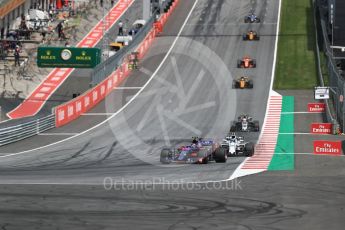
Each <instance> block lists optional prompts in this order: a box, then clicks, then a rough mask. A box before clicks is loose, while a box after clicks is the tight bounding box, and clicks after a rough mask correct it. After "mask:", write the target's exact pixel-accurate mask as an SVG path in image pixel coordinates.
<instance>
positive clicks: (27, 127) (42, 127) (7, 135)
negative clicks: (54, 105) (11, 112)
mask: <svg viewBox="0 0 345 230" xmlns="http://www.w3.org/2000/svg"><path fill="white" fill-rule="evenodd" d="M54 127H55V114H50V115H48V116H46V117H42V118H39V119H37V120H34V121H29V122H26V123H23V124H20V125H15V126H11V127H7V128H2V129H0V146H2V145H6V144H9V143H13V142H16V141H19V140H22V139H25V138H28V137H31V136H34V135H37V134H39V133H42V132H45V131H47V130H49V129H52V128H54Z"/></svg>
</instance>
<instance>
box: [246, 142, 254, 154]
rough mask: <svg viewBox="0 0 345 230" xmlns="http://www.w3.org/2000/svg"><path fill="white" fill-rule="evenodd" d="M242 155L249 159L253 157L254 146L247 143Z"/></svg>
mask: <svg viewBox="0 0 345 230" xmlns="http://www.w3.org/2000/svg"><path fill="white" fill-rule="evenodd" d="M244 154H245V155H246V156H247V157H251V156H253V155H254V144H253V143H247V144H246V146H245V147H244Z"/></svg>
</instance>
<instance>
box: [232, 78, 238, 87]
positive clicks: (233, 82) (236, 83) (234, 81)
mask: <svg viewBox="0 0 345 230" xmlns="http://www.w3.org/2000/svg"><path fill="white" fill-rule="evenodd" d="M232 88H233V89H237V88H238V82H237V81H236V80H233V81H232Z"/></svg>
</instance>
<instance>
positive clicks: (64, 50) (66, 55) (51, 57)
mask: <svg viewBox="0 0 345 230" xmlns="http://www.w3.org/2000/svg"><path fill="white" fill-rule="evenodd" d="M100 62H101V50H100V49H99V48H76V47H73V48H72V47H38V51H37V65H38V67H61V68H93V67H95V66H96V65H98V64H99V63H100Z"/></svg>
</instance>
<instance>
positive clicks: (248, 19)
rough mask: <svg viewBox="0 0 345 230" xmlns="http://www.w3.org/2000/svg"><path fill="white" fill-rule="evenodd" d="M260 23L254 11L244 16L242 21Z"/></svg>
mask: <svg viewBox="0 0 345 230" xmlns="http://www.w3.org/2000/svg"><path fill="white" fill-rule="evenodd" d="M254 22H255V23H260V18H258V17H257V16H256V15H255V14H254V11H251V12H250V13H249V15H247V16H245V17H244V23H254Z"/></svg>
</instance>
